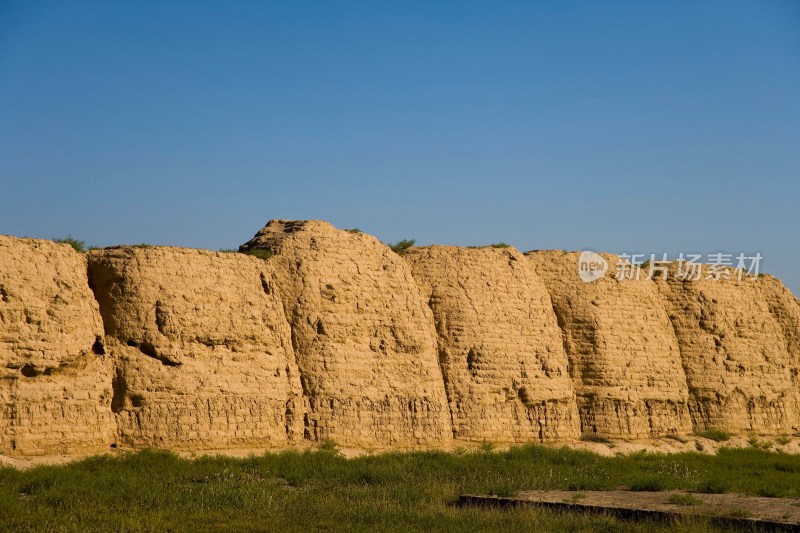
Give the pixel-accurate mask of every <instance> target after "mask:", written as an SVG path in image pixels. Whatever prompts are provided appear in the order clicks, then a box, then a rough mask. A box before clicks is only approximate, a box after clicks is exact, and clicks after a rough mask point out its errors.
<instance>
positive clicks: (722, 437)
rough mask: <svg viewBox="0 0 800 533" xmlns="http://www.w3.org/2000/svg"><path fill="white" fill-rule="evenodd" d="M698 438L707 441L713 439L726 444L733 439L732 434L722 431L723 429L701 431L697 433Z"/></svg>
mask: <svg viewBox="0 0 800 533" xmlns="http://www.w3.org/2000/svg"><path fill="white" fill-rule="evenodd" d="M695 435H697V436H698V437H703V438H706V439H711V440H713V441H717V442H725V441H726V440H728V439H730V438H731V434H730V433H728V432H727V431H722V430H721V429H714V428H710V429H707V430H705V431H699V432H697V433H695Z"/></svg>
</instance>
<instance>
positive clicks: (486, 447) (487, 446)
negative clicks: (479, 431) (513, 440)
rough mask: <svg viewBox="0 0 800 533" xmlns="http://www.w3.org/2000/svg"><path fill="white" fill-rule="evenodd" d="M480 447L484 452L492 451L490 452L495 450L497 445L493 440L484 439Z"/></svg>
mask: <svg viewBox="0 0 800 533" xmlns="http://www.w3.org/2000/svg"><path fill="white" fill-rule="evenodd" d="M478 449H479V450H480V451H482V452H484V453H490V452H493V451H494V449H495V445H494V443H493V442H489V441H484V442H482V443H481V445H480V447H479V448H478Z"/></svg>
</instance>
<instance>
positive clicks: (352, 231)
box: [345, 228, 362, 233]
mask: <svg viewBox="0 0 800 533" xmlns="http://www.w3.org/2000/svg"><path fill="white" fill-rule="evenodd" d="M345 231H346V232H347V233H362V231H361V230H360V229H358V228H351V229H346V230H345Z"/></svg>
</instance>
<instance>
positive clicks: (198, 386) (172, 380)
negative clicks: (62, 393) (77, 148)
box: [89, 247, 302, 448]
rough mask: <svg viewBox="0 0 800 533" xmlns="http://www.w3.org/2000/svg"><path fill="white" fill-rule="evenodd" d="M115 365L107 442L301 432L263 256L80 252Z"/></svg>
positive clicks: (287, 340) (291, 363) (219, 442)
mask: <svg viewBox="0 0 800 533" xmlns="http://www.w3.org/2000/svg"><path fill="white" fill-rule="evenodd" d="M89 281H90V283H91V286H92V289H93V290H94V292H95V295H96V296H97V299H98V301H99V302H100V311H101V313H102V316H103V321H104V323H105V330H106V335H107V339H108V343H109V348H110V349H111V351H112V353H113V355H114V360H115V364H116V373H115V376H114V379H113V384H114V386H113V389H114V398H113V401H112V402H111V409H112V410H113V411H114V413H115V414H116V417H117V421H118V424H119V443H120V444H122V445H126V446H154V447H164V448H225V447H236V446H254V447H255V446H263V447H275V446H285V445H286V444H287V443H291V442H298V441H300V440H301V439H302V427H301V424H302V412H301V411H300V409H302V398H301V389H300V378H299V372H298V369H297V365H296V363H295V360H294V352H293V350H292V346H291V336H290V330H289V324H288V322H287V320H286V317H285V315H284V313H283V306H282V304H281V302H280V300H279V299H278V297H277V295H276V291H275V288H274V281H273V279H272V272H271V268H270V265H269V264H268V263H267V262H265V261H262V260H260V259H256V258H255V257H248V256H245V255H242V254H237V253H220V252H208V251H203V250H191V249H181V248H168V247H147V248H137V247H121V248H109V249H105V250H98V251H91V252H89Z"/></svg>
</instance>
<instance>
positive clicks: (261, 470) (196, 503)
mask: <svg viewBox="0 0 800 533" xmlns="http://www.w3.org/2000/svg"><path fill="white" fill-rule="evenodd" d="M623 486H624V487H629V488H632V489H638V490H661V489H673V488H683V489H690V490H699V491H706V492H725V491H729V492H742V493H748V494H756V495H767V496H791V497H798V496H800V456H797V455H786V454H781V453H775V452H767V451H763V450H757V449H738V450H733V449H722V450H721V451H720V453H719V454H718V455H716V456H711V455H703V454H696V453H686V454H674V455H662V454H644V453H640V454H634V455H629V456H619V457H605V458H604V457H601V456H598V455H595V454H592V453H588V452H582V451H576V450H570V449H567V448H560V449H557V448H547V447H543V446H524V447H518V448H512V449H510V450H508V451H502V452H487V451H475V452H466V453H462V454H452V453H445V452H416V453H390V454H383V455H373V456H364V457H359V458H355V459H345V458H343V457H341V456H339V455H338V454H337V452H336V451H335V449H334V450H325V451H317V452H283V453H275V454H266V455H263V456H258V457H251V458H246V459H236V458H228V457H205V458H199V459H182V458H180V457H177V456H176V455H173V454H170V453H166V452H154V451H142V452H137V453H130V454H122V455H119V456H115V457H111V456H101V457H95V458H91V459H86V460H82V461H79V462H75V463H71V464H68V465H63V466H40V467H36V468H32V469H29V470H24V471H20V470H15V469H11V468H3V469H0V529H1V530H11V531H37V532H38V531H141V530H146V531H207V530H220V529H230V530H234V531H254V530H271V531H319V530H323V531H341V530H347V531H349V530H388V531H395V530H401V531H402V530H425V531H479V530H497V531H501V530H502V531H513V530H532V531H581V530H583V531H630V530H633V531H647V532H653V531H715V530H716V529H715V526H714V525H713V524H711V523H709V522H707V521H704V520H702V519H685V520H681V521H678V522H676V523H670V524H665V523H660V522H628V521H624V520H620V519H615V518H613V517H610V516H602V515H600V516H598V515H583V514H578V513H568V512H555V511H547V510H539V509H532V508H519V509H482V508H466V507H465V508H460V507H458V506H456V505H454V503H455V501H456V499H457V497H458V496H459V495H460V494H464V493H493V494H497V495H510V494H513V493H514V492H516V491H517V490H526V489H556V488H562V489H584V490H590V489H615V488H620V487H623Z"/></svg>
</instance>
